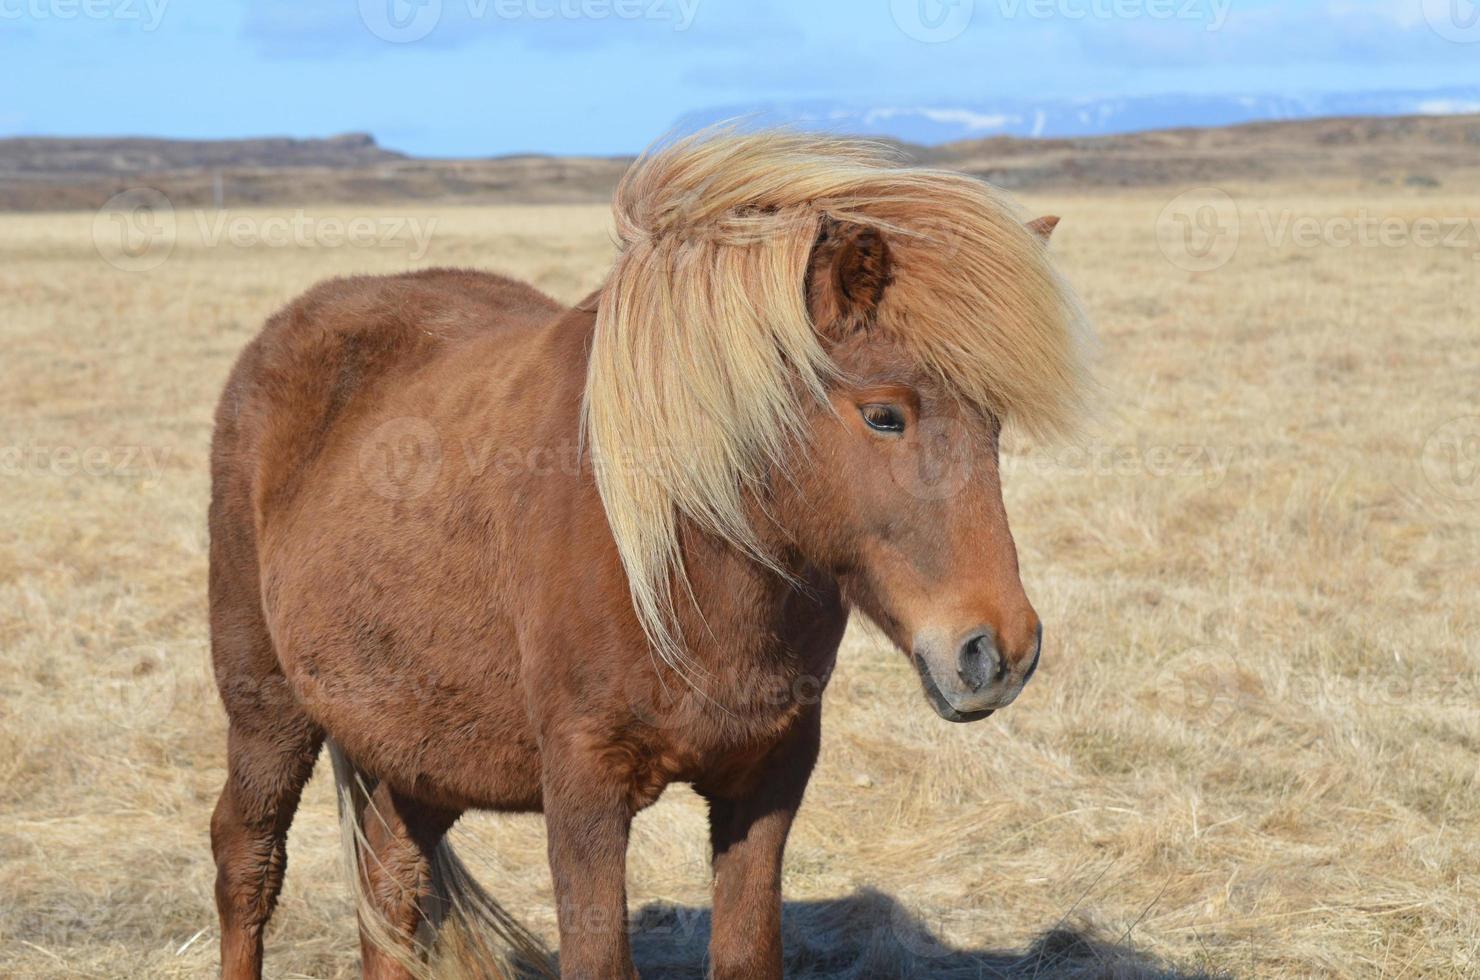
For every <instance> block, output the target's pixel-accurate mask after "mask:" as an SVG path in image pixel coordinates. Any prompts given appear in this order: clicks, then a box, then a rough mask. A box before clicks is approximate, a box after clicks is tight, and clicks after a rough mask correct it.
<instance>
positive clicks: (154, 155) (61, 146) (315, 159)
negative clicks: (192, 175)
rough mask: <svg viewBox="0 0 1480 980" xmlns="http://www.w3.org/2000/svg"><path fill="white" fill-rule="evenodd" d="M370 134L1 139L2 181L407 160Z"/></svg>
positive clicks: (344, 165)
mask: <svg viewBox="0 0 1480 980" xmlns="http://www.w3.org/2000/svg"><path fill="white" fill-rule="evenodd" d="M405 159H406V155H405V154H404V153H396V152H395V151H393V150H385V149H382V148H381V147H379V146H377V145H376V143H375V137H373V136H371V135H369V134H368V133H346V134H345V135H343V136H331V137H329V138H328V139H308V140H298V139H287V138H275V139H244V140H166V139H144V138H132V137H118V138H107V137H102V138H94V139H75V138H67V137H29V138H20V139H0V178H5V177H11V176H23V177H52V176H56V177H62V178H65V177H67V176H69V175H88V176H99V175H102V174H123V175H128V174H140V173H179V172H182V171H186V172H188V171H192V170H204V169H208V168H212V167H231V168H244V167H246V168H259V167H260V168H282V167H331V168H335V169H345V168H349V167H368V166H373V165H375V164H383V163H392V162H397V161H401V160H405Z"/></svg>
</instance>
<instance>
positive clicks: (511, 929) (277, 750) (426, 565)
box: [210, 133, 1085, 978]
mask: <svg viewBox="0 0 1480 980" xmlns="http://www.w3.org/2000/svg"><path fill="white" fill-rule="evenodd" d="M615 212H616V225H617V232H618V238H619V245H620V251H619V254H618V257H617V259H616V263H615V266H614V267H613V269H612V271H611V274H610V276H609V277H608V279H607V281H606V283H605V285H604V286H603V287H602V288H601V289H600V290H599V291H598V292H596V293H595V294H594V295H592V296H591V297H589V298H588V299H587V300H586V301H584V302H582V303H580V304H579V305H577V306H576V307H574V308H564V307H561V306H560V305H558V304H557V303H555V302H554V301H553V300H551V299H549V298H547V297H546V296H544V295H542V294H541V293H539V292H537V291H536V290H535V289H533V288H531V287H529V286H526V285H523V284H521V283H518V282H514V281H511V280H508V279H504V278H500V277H497V276H493V275H488V274H484V273H478V272H466V271H454V270H445V269H438V270H431V271H426V272H418V273H412V274H407V275H400V276H392V277H386V278H357V279H343V280H336V281H333V282H329V283H325V284H323V285H320V286H318V287H316V288H315V289H313V290H311V291H310V292H309V293H308V294H306V295H305V296H303V297H302V298H300V299H299V300H297V301H296V302H294V303H293V304H292V305H291V306H289V307H288V308H287V309H285V310H284V311H282V312H281V313H279V314H277V315H276V316H275V317H273V318H272V319H271V320H270V321H269V322H268V324H267V326H266V328H265V329H264V330H263V331H262V333H261V335H260V336H258V337H257V338H256V340H254V341H253V342H252V344H251V345H250V346H248V347H247V349H246V351H245V352H244V353H243V354H242V356H241V358H240V360H239V362H238V363H237V365H236V367H235V370H234V371H233V372H232V374H231V378H230V380H229V382H228V383H227V386H226V390H225V393H224V395H223V397H222V400H221V404H220V408H219V410H218V413H217V416H216V431H215V440H214V448H213V454H212V477H213V492H212V500H211V513H210V528H211V561H210V611H211V641H212V649H213V655H214V661H215V669H216V676H217V679H218V681H219V684H220V688H221V695H222V699H223V700H224V702H225V706H226V712H227V715H228V717H229V720H230V734H229V739H228V776H227V780H226V786H225V788H224V790H223V791H222V793H221V798H220V802H219V803H218V805H217V807H216V811H215V815H214V818H213V819H212V823H211V840H212V846H213V849H214V851H215V856H216V863H217V869H218V877H217V883H216V896H217V902H218V906H219V911H220V916H221V956H222V972H223V974H224V975H225V976H227V977H230V978H239V977H255V976H258V975H259V974H260V970H261V965H262V935H263V930H264V927H265V926H266V923H267V920H268V918H269V916H270V915H271V913H272V908H273V904H274V902H275V899H276V897H277V894H278V890H279V888H280V886H281V883H282V879H283V872H284V862H285V855H286V845H285V839H286V834H287V831H288V825H289V823H290V821H291V820H292V816H293V811H294V809H295V808H296V806H297V803H298V799H299V794H300V792H301V790H302V788H303V785H304V783H305V781H306V780H307V779H308V777H309V774H310V772H311V770H312V769H313V767H314V763H315V760H316V758H317V756H318V755H319V750H320V747H321V745H322V743H323V742H324V739H325V737H326V736H327V737H328V738H329V739H330V740H331V742H332V744H333V747H334V750H335V753H336V761H338V762H342V763H343V765H342V767H341V766H336V768H337V769H339V770H340V785H341V789H342V798H343V800H344V802H345V804H346V805H345V808H344V810H345V813H346V822H347V826H348V832H349V839H350V841H351V844H350V850H351V851H352V852H353V857H354V858H355V860H356V861H357V863H358V869H357V871H356V872H355V877H356V879H357V881H356V884H357V885H358V886H359V889H360V898H361V908H360V917H361V927H362V930H361V936H362V943H361V945H362V948H363V955H364V970H365V974H366V975H367V976H375V977H402V976H408V975H411V976H417V975H423V974H425V972H426V967H425V966H424V962H423V960H424V957H425V955H427V953H428V947H427V946H426V940H425V936H426V934H427V932H428V931H429V930H427V929H423V928H422V927H423V926H428V925H429V922H430V923H431V924H434V923H435V920H437V919H439V918H440V917H442V916H443V915H444V914H448V913H450V914H451V915H453V916H454V917H456V916H459V915H460V916H462V917H463V920H465V921H467V922H470V923H471V924H472V925H471V926H469V929H472V928H473V927H477V926H482V927H485V928H487V927H491V928H493V929H494V932H495V934H497V935H498V936H500V937H501V938H502V939H503V940H504V941H514V942H516V943H520V942H524V943H525V944H526V945H527V944H528V937H527V936H524V935H522V934H521V933H520V931H519V930H518V928H517V926H515V925H513V924H512V922H511V920H509V919H508V918H506V917H504V916H503V915H502V914H501V913H500V912H499V910H498V909H497V906H496V905H494V904H493V903H492V902H491V900H489V899H488V898H487V896H486V895H483V894H482V893H481V892H480V891H478V889H477V888H476V886H474V885H473V884H472V883H471V882H470V880H469V879H468V878H467V876H466V875H465V874H464V873H463V872H462V870H461V868H460V866H458V865H457V864H456V862H455V860H454V859H453V858H452V857H451V855H450V853H449V852H448V850H447V848H446V845H445V843H444V842H443V837H444V835H445V834H446V832H447V830H448V828H450V827H451V826H452V824H453V822H454V821H455V820H456V819H457V818H458V815H459V814H461V813H462V812H464V811H465V810H468V809H470V808H484V809H492V810H502V811H543V813H544V816H545V822H546V826H547V829H548V839H549V861H550V867H551V871H552V873H553V878H554V887H555V901H556V913H557V918H558V923H559V933H560V950H559V969H560V974H561V976H564V977H593V978H594V977H601V978H606V977H631V976H634V975H635V972H634V969H633V965H632V962H631V959H630V956H629V948H628V937H627V927H626V893H625V852H626V847H627V837H628V828H629V824H630V821H631V820H632V817H633V814H634V813H636V811H638V810H640V809H642V808H643V807H645V806H648V805H649V804H651V803H652V802H653V801H654V800H656V799H657V798H658V796H659V794H661V793H662V791H663V788H664V787H665V786H667V785H668V784H669V783H672V782H675V781H683V782H688V783H691V784H692V785H693V787H694V788H695V790H697V792H699V793H700V794H701V795H702V796H703V797H704V798H705V799H706V800H707V801H708V803H709V810H710V825H711V837H712V844H713V856H714V866H713V873H714V892H713V895H714V899H713V901H714V910H713V935H712V940H711V954H710V955H711V968H712V971H713V975H714V976H716V977H777V976H780V974H781V967H782V955H781V953H782V951H781V937H780V916H781V866H782V851H783V848H784V846H785V842H786V836H787V831H788V828H789V826H790V824H791V821H792V817H793V815H794V814H795V812H796V810H797V806H798V805H799V804H800V802H801V799H802V794H803V791H804V789H805V787H806V784H807V779H808V776H809V774H810V772H811V770H812V767H813V763H814V761H815V760H816V758H817V752H818V739H819V731H820V721H821V717H820V715H821V710H820V704H819V698H818V696H817V695H818V692H819V691H820V688H821V686H822V685H823V684H824V683H825V682H826V679H827V677H828V676H829V674H830V673H831V671H832V668H833V663H834V658H835V656H836V651H837V647H838V644H839V641H840V639H841V637H842V635H843V629H844V625H845V623H846V621H847V618H848V615H849V612H850V610H853V609H857V610H859V611H860V612H862V613H863V614H864V615H865V616H867V617H868V618H869V619H870V620H872V621H873V622H874V623H876V624H877V625H878V626H879V627H880V628H881V629H882V630H883V631H884V633H885V634H887V635H888V636H889V637H890V638H891V639H892V640H893V641H894V642H895V643H896V644H898V646H899V647H900V649H901V650H902V651H904V653H905V655H906V656H908V657H909V658H910V660H911V661H912V662H913V664H914V666H915V668H916V669H917V671H918V673H919V676H920V681H921V684H922V686H923V688H924V691H925V695H926V698H927V700H928V701H929V703H930V705H931V706H932V707H933V708H934V709H935V711H936V712H938V713H939V714H940V715H941V716H942V717H944V718H947V719H949V720H951V721H971V720H974V719H978V718H983V717H986V716H987V715H988V714H990V713H991V712H992V711H994V710H995V709H998V708H1001V707H1003V706H1004V705H1007V704H1009V703H1010V702H1011V701H1012V700H1013V698H1014V697H1016V696H1017V694H1018V692H1019V691H1020V690H1021V688H1022V686H1023V685H1024V683H1026V682H1027V680H1028V678H1029V677H1030V676H1031V675H1032V673H1033V670H1034V668H1035V667H1036V666H1037V663H1038V656H1039V650H1040V645H1041V639H1042V631H1041V628H1040V626H1039V622H1038V617H1037V616H1036V614H1035V613H1034V611H1033V608H1032V606H1031V605H1029V602H1028V599H1027V596H1026V595H1025V594H1024V591H1023V587H1022V585H1021V583H1020V581H1019V577H1018V567H1017V556H1016V552H1015V550H1014V546H1013V540H1012V537H1011V535H1010V533H1009V531H1008V526H1007V518H1006V514H1005V512H1004V509H1003V504H1002V495H1001V490H1000V486H999V482H998V454H997V453H998V451H997V444H998V436H999V432H1000V426H1001V425H1002V424H1003V423H1004V422H1005V421H1008V420H1013V421H1014V422H1015V423H1016V424H1020V425H1022V426H1025V427H1026V428H1027V429H1028V430H1030V431H1045V430H1051V429H1054V428H1057V427H1059V426H1061V425H1063V424H1064V423H1065V422H1066V420H1068V419H1069V418H1070V417H1071V416H1072V414H1073V412H1074V410H1075V408H1076V403H1077V401H1078V399H1079V394H1080V392H1081V391H1082V381H1083V378H1082V360H1083V354H1082V350H1083V343H1082V342H1083V340H1084V337H1085V332H1084V330H1083V329H1082V319H1081V316H1080V314H1079V310H1078V306H1077V304H1076V303H1075V301H1074V299H1073V297H1072V294H1071V293H1070V291H1069V290H1068V289H1067V288H1066V286H1065V285H1064V284H1063V282H1062V281H1061V279H1060V278H1059V277H1058V275H1057V274H1056V272H1055V271H1054V269H1053V267H1052V265H1051V264H1050V261H1049V257H1048V253H1047V249H1046V246H1045V243H1046V240H1047V237H1048V232H1049V231H1050V230H1051V228H1052V225H1053V222H1054V220H1056V219H1040V220H1039V221H1037V222H1032V223H1024V222H1023V221H1022V220H1021V219H1020V218H1019V217H1017V216H1016V214H1015V212H1014V210H1013V209H1012V208H1011V207H1010V206H1009V205H1008V204H1007V203H1006V202H1004V201H1003V200H1002V199H1001V198H999V197H998V196H997V195H996V194H995V192H993V191H992V190H991V189H990V188H988V187H987V186H986V185H983V184H981V183H979V182H977V181H974V180H972V179H970V178H968V177H964V176H961V175H957V174H949V173H941V172H934V171H927V170H918V169H911V168H908V167H904V166H901V165H899V164H898V163H897V162H895V161H894V160H892V159H891V158H889V157H888V156H887V155H886V154H885V153H884V152H883V151H882V150H880V149H878V148H877V147H872V146H869V145H863V144H859V143H852V142H844V141H837V140H827V139H820V138H812V137H803V136H796V135H784V134H774V133H771V134H758V135H737V134H733V133H720V134H708V135H705V136H702V137H697V138H693V139H689V140H684V141H680V142H677V143H674V144H672V145H669V146H667V147H666V148H662V149H660V150H658V151H656V152H655V153H652V154H649V155H648V156H646V157H644V158H643V159H641V160H639V161H638V162H637V163H636V164H635V165H634V166H633V168H632V169H631V170H630V171H629V172H628V174H627V175H626V177H625V178H624V179H623V182H622V185H621V187H620V188H619V189H618V192H617V197H616V202H615ZM449 934H450V932H446V933H444V934H443V936H442V937H441V938H439V939H437V940H436V945H437V947H438V948H439V949H441V951H442V952H446V947H447V946H448V945H450V943H449V942H448V940H447V937H448V935H449ZM418 935H420V936H421V937H422V938H420V939H419V938H418ZM483 935H484V936H486V935H487V932H486V931H485V932H484V933H483ZM463 939H464V942H463V943H462V944H461V948H462V949H463V951H464V952H466V951H467V949H469V948H471V947H475V946H478V945H479V942H476V941H475V942H468V941H467V934H465V935H464V936H463ZM467 969H469V970H478V971H482V972H484V973H489V972H494V971H496V970H497V969H498V968H497V967H496V966H492V965H487V964H485V965H483V966H477V967H472V966H469V967H467Z"/></svg>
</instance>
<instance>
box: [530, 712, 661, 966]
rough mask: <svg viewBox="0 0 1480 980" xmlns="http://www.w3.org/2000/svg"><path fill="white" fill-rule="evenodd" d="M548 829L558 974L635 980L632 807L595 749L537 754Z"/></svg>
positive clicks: (547, 746)
mask: <svg viewBox="0 0 1480 980" xmlns="http://www.w3.org/2000/svg"><path fill="white" fill-rule="evenodd" d="M541 762H542V767H543V769H542V777H543V792H544V810H545V829H546V835H547V838H548V845H549V855H550V874H551V877H552V878H553V879H554V885H555V911H556V919H557V921H558V923H559V927H560V975H561V977H563V978H565V980H635V978H636V976H637V972H636V970H634V969H633V967H632V952H631V947H630V944H629V943H628V940H627V836H628V833H629V831H630V830H631V826H632V806H631V804H630V802H629V801H628V798H627V793H626V787H624V786H621V785H619V784H617V783H615V782H614V781H613V780H612V777H611V774H610V770H609V768H608V767H606V766H603V765H602V764H601V760H600V759H599V758H598V757H596V755H595V754H594V753H590V752H580V751H578V750H577V751H561V750H559V749H556V748H554V746H552V745H551V744H550V742H548V741H547V742H546V744H545V745H544V746H543V747H542V752H541Z"/></svg>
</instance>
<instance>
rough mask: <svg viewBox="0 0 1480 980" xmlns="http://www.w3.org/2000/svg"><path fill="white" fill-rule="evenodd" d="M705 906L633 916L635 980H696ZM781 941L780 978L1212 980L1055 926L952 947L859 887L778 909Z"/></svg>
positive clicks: (1086, 930) (1082, 930)
mask: <svg viewBox="0 0 1480 980" xmlns="http://www.w3.org/2000/svg"><path fill="white" fill-rule="evenodd" d="M709 926H710V911H709V909H707V908H695V907H692V906H681V905H670V904H666V903H660V902H654V903H650V904H648V905H646V906H644V907H643V908H642V909H641V910H639V911H638V912H637V914H636V915H634V916H633V918H632V923H631V938H632V958H633V960H634V962H635V963H636V965H637V969H638V971H639V972H640V973H641V974H642V976H643V980H704V977H705V969H706V950H707V947H708V944H709ZM782 937H783V943H784V946H785V950H786V953H785V955H786V976H787V977H788V978H789V980H822V978H828V980H926V978H929V980H966V978H1007V980H1028V978H1036V980H1052V978H1059V980H1215V975H1214V974H1209V973H1204V972H1201V971H1198V970H1184V969H1179V968H1177V967H1174V966H1172V965H1170V964H1168V963H1165V962H1163V961H1161V960H1159V959H1156V958H1154V957H1152V956H1149V955H1148V954H1146V953H1144V952H1141V951H1138V950H1136V949H1135V948H1133V947H1132V946H1131V945H1130V944H1129V943H1127V942H1124V941H1112V940H1110V939H1107V938H1105V937H1104V936H1101V935H1099V934H1098V933H1097V931H1096V930H1094V929H1093V928H1092V927H1089V926H1077V925H1076V926H1070V925H1066V924H1060V925H1057V926H1055V927H1054V928H1052V929H1050V930H1048V931H1047V932H1044V933H1043V934H1041V935H1040V936H1038V937H1037V938H1036V939H1035V940H1034V941H1033V942H1032V943H1031V944H1030V945H1029V946H1028V947H1027V948H1026V949H1022V950H1002V949H960V948H956V947H954V946H952V945H950V944H949V943H947V942H946V941H945V940H943V939H941V938H940V937H939V936H938V935H937V932H936V930H934V929H932V928H931V927H930V926H929V925H928V924H927V923H926V922H924V921H922V920H921V919H920V918H919V917H918V916H916V915H913V914H911V913H910V912H908V911H907V910H906V909H905V908H904V907H903V906H901V905H900V904H899V903H898V902H897V901H895V900H894V899H893V898H892V897H890V896H888V895H885V894H883V893H882V892H878V891H874V890H872V889H863V890H860V891H857V892H855V893H854V894H852V895H848V896H845V897H842V898H835V899H828V900H825V901H811V902H787V903H786V904H785V906H784V907H783V910H782Z"/></svg>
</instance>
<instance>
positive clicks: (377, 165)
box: [0, 115, 1480, 211]
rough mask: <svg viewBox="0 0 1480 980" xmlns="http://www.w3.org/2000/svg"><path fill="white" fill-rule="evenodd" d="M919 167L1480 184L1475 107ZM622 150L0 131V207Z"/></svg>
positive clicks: (522, 190)
mask: <svg viewBox="0 0 1480 980" xmlns="http://www.w3.org/2000/svg"><path fill="white" fill-rule="evenodd" d="M901 152H902V153H904V154H905V155H906V156H907V157H910V158H912V159H914V160H916V161H919V162H922V163H927V164H931V165H935V166H942V167H949V168H951V169H956V170H962V171H965V172H967V173H971V174H975V175H977V176H980V177H982V178H984V179H986V180H989V181H992V182H993V183H996V184H1000V185H1002V186H1004V187H1011V188H1019V189H1035V188H1058V189H1070V190H1073V189H1085V190H1089V189H1094V188H1109V187H1154V186H1189V185H1199V184H1211V183H1247V182H1261V181H1274V180H1280V181H1298V182H1302V183H1307V184H1311V183H1331V182H1338V183H1343V184H1349V185H1357V186H1361V185H1383V184H1406V185H1409V186H1413V187H1418V188H1424V187H1433V186H1439V185H1444V184H1448V183H1462V184H1463V185H1464V186H1466V187H1476V186H1480V115H1468V116H1459V115H1454V116H1407V117H1380V118H1372V117H1362V118H1335V119H1312V120H1300V121H1293V122H1262V123H1253V124H1248V125H1241V126H1230V127H1218V128H1186V129H1171V130H1158V131H1153V132H1141V133H1130V134H1122V135H1113V136H1094V137H1072V138H1058V139H1025V138H1020V137H1013V136H994V137H989V138H985V139H971V140H958V141H953V142H948V143H944V144H940V145H934V146H923V145H917V144H908V143H906V144H901ZM629 162H630V158H627V157H544V156H518V157H500V158H493V159H484V160H426V159H416V158H412V157H408V156H406V155H405V154H402V153H397V152H395V151H392V150H387V149H384V148H382V147H380V146H378V145H377V144H376V143H375V141H374V139H372V138H371V137H369V136H366V135H350V136H337V137H333V138H330V139H323V140H290V139H252V140H229V141H221V142H209V141H186V140H181V141H175V140H158V139H112V138H109V139H95V140H89V139H36V138H26V139H0V210H9V211H49V210H79V209H85V210H90V209H95V208H97V207H99V206H101V205H102V204H103V203H104V202H106V201H107V200H108V199H109V198H110V197H111V196H113V195H114V194H116V193H118V192H120V191H123V190H126V189H128V188H131V187H140V186H145V187H153V188H155V189H156V190H159V191H162V192H163V193H164V194H165V195H166V196H167V197H168V198H169V199H170V200H171V202H173V203H174V204H175V206H176V207H210V206H212V205H213V204H214V203H215V202H216V200H217V193H218V190H219V193H220V200H221V202H222V203H223V204H224V205H225V206H227V207H244V206H252V205H274V206H277V205H285V204H287V205H303V204H328V203H360V204H390V203H395V202H404V201H425V202H444V203H469V204H487V203H532V204H541V203H596V202H604V201H606V200H608V199H609V198H610V196H611V192H612V189H613V188H614V187H615V186H616V182H617V179H618V178H619V177H620V176H621V173H622V171H623V170H624V169H625V168H626V166H627V164H628V163H629Z"/></svg>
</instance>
